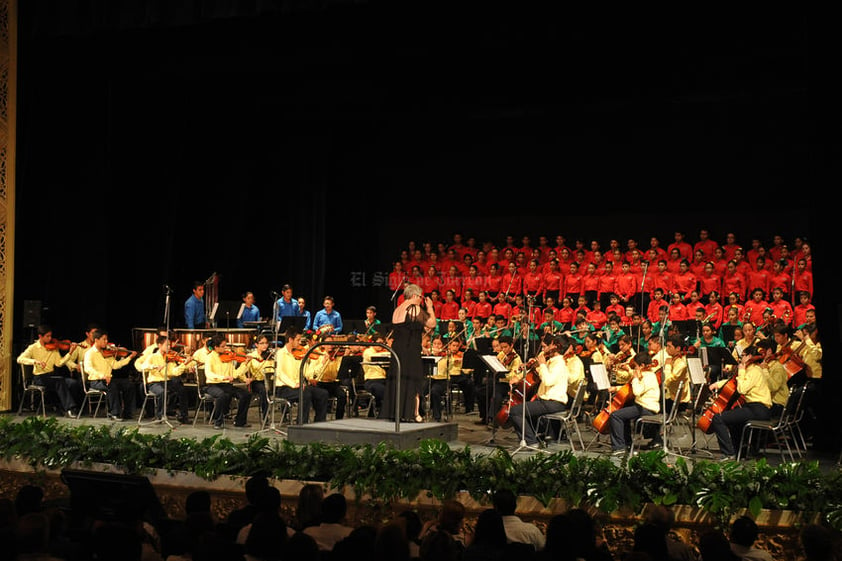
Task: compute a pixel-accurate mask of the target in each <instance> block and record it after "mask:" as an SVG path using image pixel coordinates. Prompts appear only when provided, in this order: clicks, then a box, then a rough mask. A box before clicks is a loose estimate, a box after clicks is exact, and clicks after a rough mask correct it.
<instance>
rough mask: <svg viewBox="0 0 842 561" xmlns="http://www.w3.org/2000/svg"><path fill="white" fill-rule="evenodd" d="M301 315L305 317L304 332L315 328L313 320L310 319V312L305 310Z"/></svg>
mask: <svg viewBox="0 0 842 561" xmlns="http://www.w3.org/2000/svg"><path fill="white" fill-rule="evenodd" d="M301 315H302V316H304V331H309V330H310V328H311V327H312V326H313V318H311V317H310V310H304V311H303V312H301Z"/></svg>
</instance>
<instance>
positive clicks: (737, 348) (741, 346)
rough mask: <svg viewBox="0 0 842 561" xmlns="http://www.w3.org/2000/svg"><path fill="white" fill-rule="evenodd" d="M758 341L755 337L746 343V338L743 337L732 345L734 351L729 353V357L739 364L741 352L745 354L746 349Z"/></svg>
mask: <svg viewBox="0 0 842 561" xmlns="http://www.w3.org/2000/svg"><path fill="white" fill-rule="evenodd" d="M758 341H760V339H758V338H757V337H756V336H755V337H754V338H753V339H752V340H751V341H747V340H746V338H745V337H743V338H742V339H740V340H739V341H737V342H736V343H734V350H733V351H731V356H733V357H734V360H736V361H737V362H740V358H741V357H742V356H743V352H745V350H746V349H747V348H749V347H750V346H751V345H754V344H755V343H757V342H758Z"/></svg>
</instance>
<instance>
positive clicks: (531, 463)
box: [0, 417, 842, 529]
mask: <svg viewBox="0 0 842 561" xmlns="http://www.w3.org/2000/svg"><path fill="white" fill-rule="evenodd" d="M0 450H2V454H3V457H4V458H5V459H6V460H7V461H8V460H14V459H17V460H20V461H23V462H26V463H27V464H28V465H30V466H31V467H33V468H34V469H36V470H38V469H61V468H64V467H69V466H71V465H74V464H75V465H77V466H78V465H83V466H85V465H87V466H90V465H93V464H94V463H106V464H111V465H114V466H116V467H117V468H118V469H120V470H122V471H124V472H125V473H127V474H143V473H149V472H151V471H152V470H165V471H167V472H170V473H174V472H192V473H195V474H196V475H197V476H199V477H201V478H203V479H205V480H208V481H213V480H215V479H217V478H219V477H223V476H249V475H251V474H254V473H260V472H263V473H267V474H270V476H271V477H274V478H277V479H289V480H301V481H323V482H325V483H327V484H329V485H330V486H331V487H333V488H342V487H345V486H348V487H350V488H352V489H353V490H354V491H355V493H356V495H357V497H362V496H364V495H368V496H369V497H370V498H371V499H372V500H377V501H382V502H384V503H389V502H393V501H398V500H413V499H415V498H416V497H418V494H419V493H423V492H426V493H427V494H428V496H430V497H434V498H436V499H439V500H443V499H447V498H453V497H455V496H456V494H457V493H459V492H467V493H469V494H470V496H471V497H473V498H474V499H475V500H477V501H480V502H487V501H488V497H489V495H490V493H492V492H493V491H495V490H498V489H502V488H507V489H511V490H512V491H514V492H515V493H516V494H519V495H532V496H534V497H536V499H538V500H539V501H540V502H541V503H542V504H544V505H545V506H546V505H548V504H549V503H550V501H551V500H552V499H556V498H559V499H563V500H564V501H566V503H567V504H568V505H570V506H576V507H588V506H589V507H594V508H597V509H599V510H600V511H602V512H605V513H611V512H615V511H618V510H621V509H624V510H626V511H632V512H640V511H641V509H642V508H643V506H644V505H645V504H647V503H656V504H663V505H667V506H670V505H692V506H696V507H701V508H702V509H703V510H705V511H707V512H709V513H711V514H713V515H714V516H716V518H717V519H718V520H720V522H721V523H723V525H724V524H727V521H728V520H729V519H730V517H731V516H732V514H733V513H735V512H737V511H740V510H743V509H748V510H749V511H750V512H751V513H753V514H755V515H756V514H757V513H759V512H760V510H761V509H772V510H790V511H796V512H803V513H820V514H821V515H822V516H823V517H824V519H825V520H826V521H827V522H829V523H830V524H831V525H832V526H834V527H836V528H840V529H842V471H840V470H839V469H833V470H830V471H829V472H822V471H821V470H820V469H819V465H818V462H798V463H784V464H781V465H779V466H770V465H769V464H768V463H767V462H766V461H765V460H763V459H761V460H757V461H754V462H726V463H717V462H706V461H699V462H696V463H695V464H694V465H693V467H692V469H691V467H690V465H689V464H687V463H686V462H685V461H684V459H683V458H677V459H676V460H675V461H674V462H672V463H668V462H667V461H666V457H665V455H664V453H663V452H659V451H653V452H646V453H641V454H639V455H636V456H633V457H631V458H629V459H628V461H626V462H619V463H618V462H617V461H616V460H614V459H611V458H607V457H583V456H576V455H575V454H573V453H572V452H570V451H561V452H556V453H552V454H535V455H532V456H528V457H524V458H520V459H517V460H516V459H515V458H514V457H513V456H512V455H511V454H510V453H509V452H507V451H506V450H504V449H502V448H499V449H495V450H494V451H492V452H490V453H488V454H475V453H473V452H472V451H471V449H470V447H469V446H465V448H464V449H461V450H455V449H453V448H451V447H450V446H449V445H448V444H447V443H445V442H442V441H438V440H426V441H423V442H421V443H420V445H419V446H418V448H416V449H412V450H398V449H395V448H394V447H391V446H388V445H386V444H380V445H376V446H372V445H359V446H328V445H325V444H320V443H311V444H307V445H296V444H293V443H290V442H289V441H286V440H278V439H271V438H267V437H264V436H261V435H253V436H252V437H251V438H249V439H248V440H247V441H244V442H240V443H234V442H232V441H231V440H229V439H226V438H222V437H221V435H219V434H217V435H214V436H212V437H209V438H206V439H203V440H194V439H190V438H177V437H174V436H173V434H172V433H169V432H168V433H166V434H142V433H140V432H139V430H138V429H137V427H134V428H129V427H112V426H108V425H103V426H98V427H96V426H88V425H81V426H72V425H65V424H61V423H59V422H58V421H57V420H56V419H54V418H48V419H43V418H41V417H27V418H25V419H24V420H22V421H19V422H16V421H15V420H13V419H12V418H10V417H4V418H1V419H0Z"/></svg>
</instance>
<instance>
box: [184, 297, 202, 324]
mask: <svg viewBox="0 0 842 561" xmlns="http://www.w3.org/2000/svg"><path fill="white" fill-rule="evenodd" d="M184 324H185V325H186V326H187V329H204V327H205V303H204V301H203V300H202V299H201V298H196V295H195V294H191V295H190V298H188V299H187V301H186V302H184Z"/></svg>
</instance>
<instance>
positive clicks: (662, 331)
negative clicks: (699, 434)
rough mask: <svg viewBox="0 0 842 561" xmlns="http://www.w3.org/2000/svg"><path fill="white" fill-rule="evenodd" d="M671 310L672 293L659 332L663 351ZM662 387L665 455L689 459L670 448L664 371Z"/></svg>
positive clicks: (662, 422)
mask: <svg viewBox="0 0 842 561" xmlns="http://www.w3.org/2000/svg"><path fill="white" fill-rule="evenodd" d="M671 309H672V293H670V299H669V302H667V315H666V317H665V318H664V323H662V324H661V329H660V331H659V332H658V342H659V343H660V345H661V349H665V348H666V336H665V334H664V332H665V331H666V328H667V322H669V317H670V310H671ZM660 386H661V419H662V420H661V429H662V430H663V431H664V435H663V442H664V453H665V454H666V455H668V456H680V457H682V458H687V457H688V456H683V455H681V454H678V453H676V452H671V451H670V448H669V439H668V438H667V380H666V375H665V373H664V372H663V370H661V383H660ZM679 397H680V396H675V398H674V399H673V403H672V406H673V407H678V398H679Z"/></svg>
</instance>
